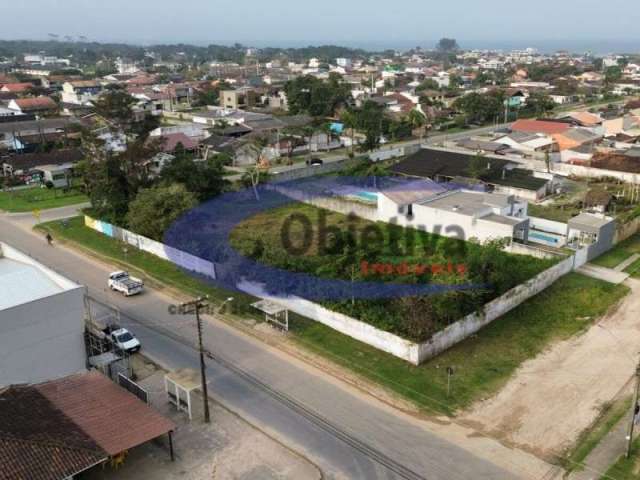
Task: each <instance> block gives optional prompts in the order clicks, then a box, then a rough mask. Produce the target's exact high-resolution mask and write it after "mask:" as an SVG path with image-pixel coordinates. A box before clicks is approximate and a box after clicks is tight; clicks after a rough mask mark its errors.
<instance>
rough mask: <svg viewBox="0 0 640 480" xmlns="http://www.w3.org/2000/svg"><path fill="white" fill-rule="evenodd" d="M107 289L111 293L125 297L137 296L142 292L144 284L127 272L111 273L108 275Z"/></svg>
mask: <svg viewBox="0 0 640 480" xmlns="http://www.w3.org/2000/svg"><path fill="white" fill-rule="evenodd" d="M108 284H109V288H110V289H111V290H113V291H116V292H120V293H122V294H123V295H124V296H125V297H130V296H131V295H137V294H138V293H140V292H142V289H143V287H144V283H143V281H142V280H140V279H139V278H135V277H132V276H130V275H129V272H123V271H118V272H112V273H110V274H109V281H108Z"/></svg>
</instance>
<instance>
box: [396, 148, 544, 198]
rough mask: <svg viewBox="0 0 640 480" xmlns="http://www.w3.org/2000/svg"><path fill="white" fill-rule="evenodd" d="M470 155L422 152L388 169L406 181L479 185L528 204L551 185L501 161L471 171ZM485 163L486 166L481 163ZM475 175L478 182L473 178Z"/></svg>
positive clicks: (490, 161)
mask: <svg viewBox="0 0 640 480" xmlns="http://www.w3.org/2000/svg"><path fill="white" fill-rule="evenodd" d="M473 158H474V156H473V155H467V154H463V153H457V152H450V151H447V150H440V149H434V148H422V149H420V150H418V151H417V152H416V153H414V154H412V155H409V156H408V157H406V158H405V159H403V160H401V161H399V162H398V163H396V164H395V165H393V166H392V167H391V169H390V170H391V171H392V172H393V173H395V174H398V175H404V176H408V177H418V178H429V179H432V180H434V181H436V182H439V183H452V182H454V183H457V182H459V180H460V179H461V180H462V181H463V183H466V184H469V185H472V184H474V183H476V184H477V183H480V184H481V185H482V186H483V188H484V189H485V190H487V191H489V192H496V193H501V194H507V195H516V196H518V197H520V198H524V199H527V200H532V201H534V200H539V199H541V198H544V197H545V196H546V195H547V193H548V192H549V191H550V190H551V188H552V181H551V180H550V179H549V178H544V176H541V178H539V176H536V174H534V173H532V172H530V171H528V170H524V169H522V168H518V167H519V164H518V163H515V162H510V161H508V160H506V159H504V158H495V157H482V159H483V168H481V170H480V171H478V172H472V171H471V162H472V159H473ZM485 161H486V163H484V162H485ZM473 175H476V176H477V178H472V176H473Z"/></svg>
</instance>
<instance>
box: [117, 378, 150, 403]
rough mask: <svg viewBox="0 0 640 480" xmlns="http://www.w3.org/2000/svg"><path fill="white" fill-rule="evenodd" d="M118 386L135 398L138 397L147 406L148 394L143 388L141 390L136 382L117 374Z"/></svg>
mask: <svg viewBox="0 0 640 480" xmlns="http://www.w3.org/2000/svg"><path fill="white" fill-rule="evenodd" d="M118 385H120V386H121V387H122V388H124V389H125V390H127V391H129V392H131V393H133V394H134V395H135V396H136V397H138V398H139V399H140V400H142V401H143V402H144V403H146V404H147V405H149V392H147V391H146V390H145V389H144V388H142V387H141V386H140V385H138V384H137V383H136V382H134V381H133V380H131V379H130V378H128V377H126V376H124V375H123V374H121V373H119V374H118Z"/></svg>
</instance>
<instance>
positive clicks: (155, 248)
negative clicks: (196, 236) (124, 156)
mask: <svg viewBox="0 0 640 480" xmlns="http://www.w3.org/2000/svg"><path fill="white" fill-rule="evenodd" d="M85 224H86V225H87V226H88V227H89V228H92V229H94V230H96V231H98V232H100V233H103V234H105V235H108V236H110V237H112V238H116V239H118V240H121V241H124V242H127V243H129V244H130V245H133V246H135V247H136V248H140V249H143V250H145V251H148V252H150V253H152V254H154V255H157V256H159V257H161V258H164V259H165V260H168V261H170V262H173V263H175V264H176V265H179V266H181V267H183V268H186V269H188V270H191V271H194V272H198V273H202V274H204V275H208V276H211V277H213V278H215V268H214V265H213V264H212V263H211V262H208V261H206V260H203V259H201V258H198V257H195V256H193V255H190V254H188V253H186V252H181V251H179V250H175V249H172V248H171V247H168V246H166V245H163V244H161V243H159V242H155V241H154V240H150V239H148V238H145V237H142V236H140V235H137V234H135V233H132V232H130V231H128V230H125V229H121V228H119V227H116V226H114V225H111V224H109V223H106V222H101V221H100V220H95V219H93V218H91V217H88V216H85ZM171 250H174V251H173V252H171V254H168V253H167V252H170V251H171ZM587 260H588V249H583V250H580V251H578V252H576V253H575V255H573V256H570V257H567V258H566V259H564V260H562V261H560V263H557V264H556V265H554V266H552V267H551V268H549V269H547V270H545V271H544V272H542V273H540V274H538V275H537V276H535V277H534V278H532V279H530V280H528V281H527V282H525V283H523V284H521V285H518V286H517V287H515V288H513V289H511V290H509V291H508V292H507V293H505V294H504V295H502V296H500V297H498V298H496V299H495V300H493V301H491V302H489V303H487V304H486V305H484V307H483V308H482V309H481V310H480V311H479V312H474V313H472V314H470V315H467V316H466V317H464V318H463V319H461V320H459V321H457V322H455V323H453V324H451V325H449V326H448V327H447V328H445V329H444V330H442V331H440V332H438V333H436V334H434V335H433V337H432V338H431V339H429V340H428V341H427V342H424V343H421V344H419V343H415V342H411V341H410V340H406V339H404V338H401V337H399V336H397V335H394V334H392V333H389V332H385V331H383V330H380V329H378V328H376V327H374V326H372V325H369V324H368V323H365V322H362V321H360V320H357V319H355V318H351V317H349V316H347V315H344V314H341V313H338V312H334V311H331V310H329V309H327V308H325V307H323V306H321V305H318V304H317V303H314V302H311V301H309V300H305V299H303V298H299V297H288V298H286V299H282V298H279V297H278V298H272V300H273V301H275V302H277V303H279V304H281V305H283V306H284V307H286V308H287V309H289V310H291V311H292V312H295V313H297V314H299V315H302V316H304V317H307V318H310V319H312V320H315V321H317V322H320V323H322V324H324V325H326V326H328V327H330V328H333V329H334V330H336V331H338V332H340V333H343V334H345V335H348V336H350V337H352V338H354V339H356V340H359V341H361V342H363V343H366V344H368V345H371V346H372V347H375V348H377V349H379V350H382V351H384V352H387V353H389V354H391V355H394V356H396V357H398V358H401V359H403V360H406V361H407V362H409V363H412V364H413V365H419V364H420V363H422V362H424V361H426V360H428V359H430V358H433V357H434V356H436V355H438V354H439V353H442V352H443V351H445V350H447V349H448V348H451V347H452V346H454V345H455V344H457V343H459V342H461V341H462V340H464V339H466V338H467V337H468V336H469V335H472V334H473V333H475V332H477V331H478V330H480V329H481V328H482V327H484V326H486V325H488V324H489V323H491V322H492V321H494V320H495V319H497V318H499V317H500V316H502V315H504V314H505V313H507V312H509V311H511V310H513V309H514V308H516V307H517V306H519V305H520V304H521V303H523V302H525V301H526V300H528V299H529V298H531V297H533V296H534V295H537V294H538V293H540V292H541V291H543V290H544V289H545V288H547V287H549V286H550V285H551V284H553V283H554V282H555V281H556V280H558V279H559V278H561V277H562V276H564V275H566V274H567V273H569V272H571V271H572V270H574V269H576V268H579V267H581V266H582V265H584V264H585V263H586V262H587ZM238 288H239V289H240V290H242V291H244V292H246V293H248V294H251V295H254V296H257V297H261V298H270V296H269V295H268V294H267V293H266V292H265V291H264V289H263V288H262V287H261V286H259V285H256V284H252V283H248V282H247V283H245V284H240V285H238Z"/></svg>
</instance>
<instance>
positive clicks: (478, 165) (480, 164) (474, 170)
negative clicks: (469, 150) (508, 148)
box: [467, 153, 487, 180]
mask: <svg viewBox="0 0 640 480" xmlns="http://www.w3.org/2000/svg"><path fill="white" fill-rule="evenodd" d="M486 164H487V162H486V160H485V158H484V156H483V155H482V154H480V153H479V154H477V155H474V156H473V157H471V159H469V167H468V168H467V174H468V175H469V177H471V178H473V179H475V180H478V179H479V178H480V176H481V175H482V172H483V170H484V169H485V166H486Z"/></svg>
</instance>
